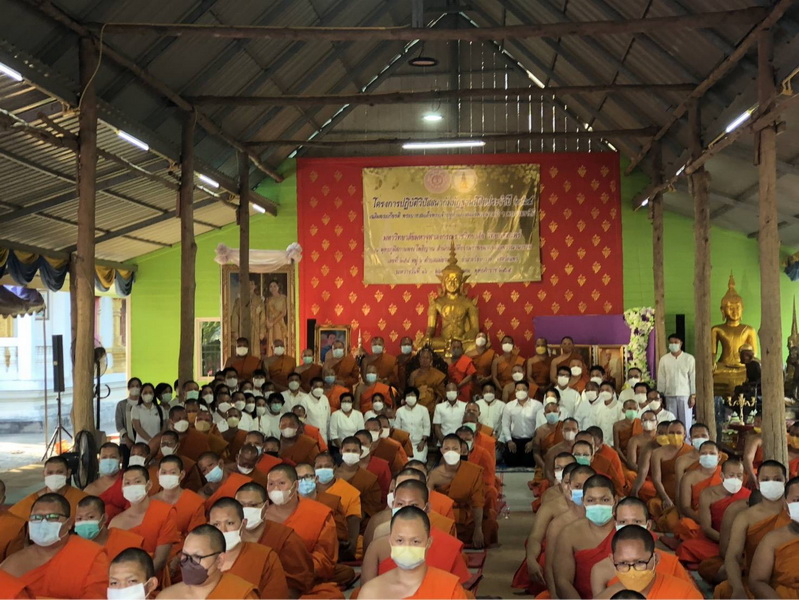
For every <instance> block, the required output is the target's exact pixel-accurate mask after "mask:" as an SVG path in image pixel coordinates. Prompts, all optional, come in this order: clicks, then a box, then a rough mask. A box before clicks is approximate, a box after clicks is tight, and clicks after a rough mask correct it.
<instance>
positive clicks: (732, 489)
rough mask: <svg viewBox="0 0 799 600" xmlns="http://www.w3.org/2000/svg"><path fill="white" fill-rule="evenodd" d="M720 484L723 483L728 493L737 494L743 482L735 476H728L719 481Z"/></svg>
mask: <svg viewBox="0 0 799 600" xmlns="http://www.w3.org/2000/svg"><path fill="white" fill-rule="evenodd" d="M721 485H723V486H724V489H725V490H727V491H728V492H729V493H730V494H737V493H738V492H740V491H741V488H742V487H743V485H744V482H743V481H741V480H740V479H738V478H737V477H728V478H726V479H725V480H724V481H722V482H721Z"/></svg>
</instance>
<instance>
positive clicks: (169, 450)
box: [161, 446, 177, 456]
mask: <svg viewBox="0 0 799 600" xmlns="http://www.w3.org/2000/svg"><path fill="white" fill-rule="evenodd" d="M176 449H177V448H173V447H172V446H161V456H172V455H173V454H174V453H175V450H176Z"/></svg>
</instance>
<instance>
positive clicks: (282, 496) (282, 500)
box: [269, 486, 294, 506]
mask: <svg viewBox="0 0 799 600" xmlns="http://www.w3.org/2000/svg"><path fill="white" fill-rule="evenodd" d="M292 488H293V486H292ZM293 494H294V490H293V489H289V490H272V491H271V492H269V500H271V501H272V504H277V505H278V506H283V505H284V504H286V502H288V501H289V500H291V496H292V495H293Z"/></svg>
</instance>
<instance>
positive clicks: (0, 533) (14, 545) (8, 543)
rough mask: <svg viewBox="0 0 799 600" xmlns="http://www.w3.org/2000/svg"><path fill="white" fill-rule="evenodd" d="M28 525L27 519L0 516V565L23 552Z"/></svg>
mask: <svg viewBox="0 0 799 600" xmlns="http://www.w3.org/2000/svg"><path fill="white" fill-rule="evenodd" d="M27 524H28V520H27V518H25V519H20V518H19V517H18V516H16V515H14V514H11V513H10V512H6V513H2V514H0V563H1V562H3V561H4V560H5V559H6V558H8V557H9V556H11V555H12V554H14V552H16V551H17V550H22V547H23V546H24V545H25V540H26V539H27V530H26V525H27ZM0 597H2V596H0Z"/></svg>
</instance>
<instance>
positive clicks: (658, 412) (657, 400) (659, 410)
mask: <svg viewBox="0 0 799 600" xmlns="http://www.w3.org/2000/svg"><path fill="white" fill-rule="evenodd" d="M635 390H636V394H635V399H636V400H637V401H638V407H639V409H640V411H639V415H638V416H641V415H643V414H644V413H645V412H646V411H648V410H651V411H652V412H653V413H655V417H656V418H657V422H658V423H662V422H663V421H669V422H671V421H675V420H676V419H677V417H675V416H674V413H673V412H671V411H668V410H666V409H665V408H663V394H661V393H660V392H659V391H657V390H653V389H651V388H650V387H649V386H648V385H646V384H645V383H639V384H638V385H636V386H635ZM643 391H645V392H646V394H645V395H644V394H642V393H641V392H643ZM642 396H643V400H644V403H643V404H641V400H642Z"/></svg>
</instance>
